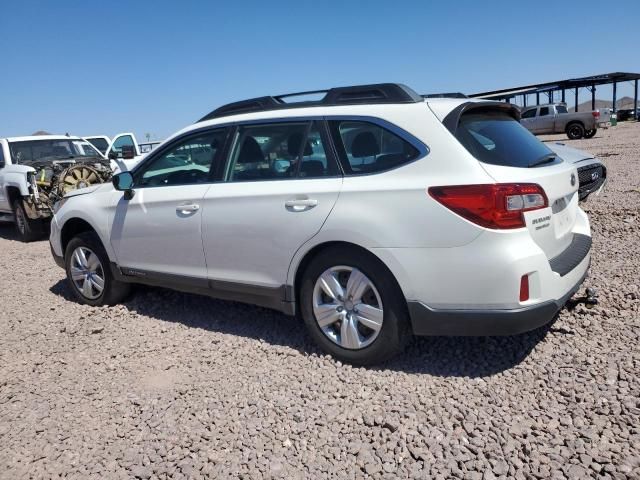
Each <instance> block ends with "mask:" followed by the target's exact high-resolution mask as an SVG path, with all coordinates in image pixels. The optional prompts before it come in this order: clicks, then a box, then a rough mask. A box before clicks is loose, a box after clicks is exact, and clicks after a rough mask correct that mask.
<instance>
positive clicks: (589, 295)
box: [568, 287, 598, 310]
mask: <svg viewBox="0 0 640 480" xmlns="http://www.w3.org/2000/svg"><path fill="white" fill-rule="evenodd" d="M580 303H582V304H583V305H584V306H585V307H587V308H592V307H593V306H594V305H597V304H598V291H597V290H596V289H595V288H593V287H587V288H586V289H585V295H584V296H582V297H577V298H574V299H573V300H571V301H570V303H569V305H568V307H569V310H573V309H574V308H575V307H576V306H577V305H578V304H580Z"/></svg>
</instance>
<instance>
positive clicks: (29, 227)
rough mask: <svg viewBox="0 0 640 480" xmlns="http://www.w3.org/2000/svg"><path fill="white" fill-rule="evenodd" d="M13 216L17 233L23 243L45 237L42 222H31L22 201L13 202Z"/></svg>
mask: <svg viewBox="0 0 640 480" xmlns="http://www.w3.org/2000/svg"><path fill="white" fill-rule="evenodd" d="M13 216H14V218H15V222H16V232H17V233H18V238H19V239H20V240H21V241H23V242H33V241H34V240H38V239H39V238H41V237H42V235H43V229H42V221H41V220H31V219H30V218H29V217H28V216H27V212H25V210H24V205H22V200H20V199H18V200H16V201H15V202H13Z"/></svg>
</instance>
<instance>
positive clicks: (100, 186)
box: [64, 182, 113, 198]
mask: <svg viewBox="0 0 640 480" xmlns="http://www.w3.org/2000/svg"><path fill="white" fill-rule="evenodd" d="M109 188H113V185H112V184H111V182H106V183H99V184H96V185H91V186H89V187H85V188H78V189H76V190H71V191H70V192H69V193H67V194H66V195H65V196H64V198H69V197H75V196H77V195H86V194H88V193H93V192H96V191H98V190H100V189H105V190H106V189H109Z"/></svg>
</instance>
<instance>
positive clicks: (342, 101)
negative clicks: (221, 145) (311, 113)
mask: <svg viewBox="0 0 640 480" xmlns="http://www.w3.org/2000/svg"><path fill="white" fill-rule="evenodd" d="M317 94H324V96H323V97H322V98H321V99H320V100H305V101H298V102H295V101H293V102H291V101H285V100H284V99H286V98H291V97H300V96H309V95H317ZM423 101H424V100H423V98H422V96H421V95H418V94H417V93H416V92H415V91H413V90H412V89H411V88H409V87H407V86H406V85H402V84H401V83H376V84H372V85H354V86H351V87H335V88H330V89H328V90H311V91H307V92H298V93H285V94H283V95H274V96H266V97H257V98H250V99H248V100H241V101H239V102H233V103H228V104H226V105H223V106H221V107H218V108H216V109H215V110H213V111H212V112H211V113H208V114H207V115H205V116H204V117H202V118H201V119H200V120H198V122H204V121H205V120H211V119H214V118H220V117H226V116H228V115H237V114H241V113H253V112H263V111H268V110H279V109H284V108H302V107H317V106H337V105H377V104H390V103H419V102H423Z"/></svg>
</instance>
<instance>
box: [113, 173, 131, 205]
mask: <svg viewBox="0 0 640 480" xmlns="http://www.w3.org/2000/svg"><path fill="white" fill-rule="evenodd" d="M111 182H112V183H113V186H114V188H115V189H116V190H118V191H120V192H124V198H125V200H131V199H132V198H133V175H131V172H120V173H118V174H116V175H114V176H113V177H111Z"/></svg>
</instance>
